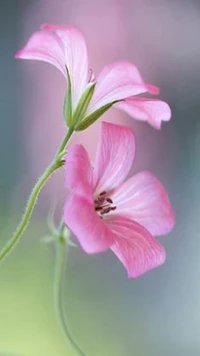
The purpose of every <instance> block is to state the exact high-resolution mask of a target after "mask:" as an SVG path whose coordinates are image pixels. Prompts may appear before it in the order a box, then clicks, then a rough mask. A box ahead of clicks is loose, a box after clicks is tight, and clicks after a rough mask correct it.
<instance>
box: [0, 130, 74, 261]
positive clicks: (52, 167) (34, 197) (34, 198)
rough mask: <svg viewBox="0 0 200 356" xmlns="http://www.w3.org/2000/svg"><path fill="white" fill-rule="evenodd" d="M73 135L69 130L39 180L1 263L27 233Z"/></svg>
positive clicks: (2, 252) (0, 253)
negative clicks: (49, 181)
mask: <svg viewBox="0 0 200 356" xmlns="http://www.w3.org/2000/svg"><path fill="white" fill-rule="evenodd" d="M72 133H73V130H72V129H70V128H69V129H68V132H67V134H66V136H65V137H64V139H63V141H62V143H61V145H60V147H59V149H58V151H57V153H56V156H55V158H54V160H53V162H52V164H51V165H50V166H49V167H48V168H47V169H46V170H45V172H44V173H43V174H42V176H41V177H40V178H39V179H38V181H37V183H36V185H35V187H34V188H33V190H32V193H31V195H30V197H29V199H28V203H27V206H26V209H25V212H24V214H23V216H22V219H21V222H20V223H19V225H18V227H17V230H16V231H15V233H14V234H13V236H12V238H11V240H10V241H8V243H7V245H6V246H5V247H3V249H2V250H1V251H0V262H1V261H2V260H3V259H4V258H5V257H6V256H7V255H8V253H9V252H10V251H11V250H12V249H13V247H14V246H15V245H16V243H17V242H18V241H19V239H20V237H21V235H22V234H23V232H24V231H25V229H26V227H27V225H28V223H29V220H30V217H31V215H32V212H33V209H34V207H35V204H36V202H37V198H38V195H39V193H40V191H41V189H42V187H43V186H44V185H45V183H46V182H47V181H48V180H49V178H50V177H51V176H52V174H53V173H54V172H55V171H56V170H57V169H58V168H60V167H61V166H63V161H62V160H61V159H59V155H60V154H61V153H62V151H63V150H64V148H65V146H66V144H67V142H68V141H69V139H70V137H71V135H72Z"/></svg>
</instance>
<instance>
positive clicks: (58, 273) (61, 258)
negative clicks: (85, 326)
mask: <svg viewBox="0 0 200 356" xmlns="http://www.w3.org/2000/svg"><path fill="white" fill-rule="evenodd" d="M63 229H64V227H63ZM67 247H68V244H67V243H66V240H65V238H64V237H63V236H62V234H61V235H60V237H59V240H58V242H57V259H56V269H55V284H54V303H55V311H56V316H57V320H58V322H59V325H60V328H61V330H62V333H63V336H64V337H65V340H66V342H67V344H68V345H70V346H71V347H72V349H73V350H74V351H75V353H76V355H78V356H86V355H85V353H84V352H83V351H82V350H81V349H80V347H79V346H78V344H77V343H76V341H74V338H73V336H72V334H71V332H70V329H69V326H68V325H67V322H66V319H65V313H64V307H63V303H62V294H63V283H64V274H65V263H66V256H67Z"/></svg>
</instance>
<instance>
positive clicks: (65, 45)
mask: <svg viewBox="0 0 200 356" xmlns="http://www.w3.org/2000/svg"><path fill="white" fill-rule="evenodd" d="M15 57H16V58H23V59H34V60H41V61H45V62H48V63H51V64H53V65H55V66H56V67H57V68H58V69H59V70H60V71H61V72H62V73H63V74H64V76H65V77H66V78H67V71H66V66H67V68H68V71H69V74H70V80H71V88H72V105H73V108H75V106H76V104H77V102H78V100H79V99H80V96H81V95H82V93H83V91H84V90H85V88H86V86H87V82H88V55H87V48H86V43H85V39H84V37H83V34H82V33H81V32H80V31H79V30H78V29H76V28H74V27H72V26H55V25H51V24H45V25H43V26H42V27H41V31H39V32H35V33H34V34H33V35H32V36H31V37H30V39H29V40H28V42H27V44H26V46H25V47H24V48H23V49H22V50H21V51H19V52H17V53H16V55H15Z"/></svg>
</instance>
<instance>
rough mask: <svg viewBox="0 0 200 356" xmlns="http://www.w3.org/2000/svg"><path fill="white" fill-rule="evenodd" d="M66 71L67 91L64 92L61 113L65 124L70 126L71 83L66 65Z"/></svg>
mask: <svg viewBox="0 0 200 356" xmlns="http://www.w3.org/2000/svg"><path fill="white" fill-rule="evenodd" d="M66 71H67V81H68V84H67V92H66V94H65V101H64V106H63V115H64V120H65V122H66V124H67V125H68V126H69V127H70V126H71V121H72V84H71V79H70V75H69V70H68V68H67V66H66Z"/></svg>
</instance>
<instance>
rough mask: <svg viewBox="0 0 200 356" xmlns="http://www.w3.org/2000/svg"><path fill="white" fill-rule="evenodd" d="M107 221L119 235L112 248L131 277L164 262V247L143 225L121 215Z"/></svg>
mask: <svg viewBox="0 0 200 356" xmlns="http://www.w3.org/2000/svg"><path fill="white" fill-rule="evenodd" d="M106 222H107V224H108V226H109V227H110V229H111V230H112V231H113V232H114V233H115V234H116V235H117V239H116V240H115V244H114V245H112V246H111V250H112V251H113V252H114V253H115V254H116V256H117V257H118V258H119V260H120V261H121V262H122V263H123V265H124V267H125V268H126V270H127V272H128V276H129V278H135V277H139V276H140V275H141V274H143V273H145V272H147V271H149V270H150V269H152V268H155V267H157V266H159V265H161V264H162V263H164V261H165V250H164V248H163V247H162V246H161V245H160V243H159V242H158V241H157V240H156V239H155V238H154V237H153V236H152V235H151V234H150V233H149V232H148V231H147V230H146V229H144V228H143V227H142V226H141V225H139V224H138V223H136V222H134V221H129V220H126V219H121V218H119V217H116V218H115V219H109V220H107V221H106Z"/></svg>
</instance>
